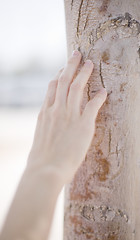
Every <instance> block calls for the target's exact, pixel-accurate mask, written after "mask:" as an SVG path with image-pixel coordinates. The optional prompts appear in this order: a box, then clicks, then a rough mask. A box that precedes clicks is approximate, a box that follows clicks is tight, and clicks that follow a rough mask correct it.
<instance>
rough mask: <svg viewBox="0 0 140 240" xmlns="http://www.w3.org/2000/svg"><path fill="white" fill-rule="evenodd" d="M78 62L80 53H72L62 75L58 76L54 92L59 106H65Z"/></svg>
mask: <svg viewBox="0 0 140 240" xmlns="http://www.w3.org/2000/svg"><path fill="white" fill-rule="evenodd" d="M80 60H81V53H80V52H79V51H74V53H73V54H72V56H71V57H70V58H69V60H68V62H67V65H66V67H65V68H64V71H63V73H62V74H61V75H60V77H59V79H58V86H57V91H56V103H57V104H59V105H61V106H63V105H65V106H66V102H67V94H68V89H69V85H70V84H71V82H72V80H73V78H74V75H75V73H76V71H77V68H78V66H79V64H80Z"/></svg>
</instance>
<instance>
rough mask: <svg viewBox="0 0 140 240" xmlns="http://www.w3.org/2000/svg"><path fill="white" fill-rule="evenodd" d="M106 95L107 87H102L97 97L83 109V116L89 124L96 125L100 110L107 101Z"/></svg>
mask: <svg viewBox="0 0 140 240" xmlns="http://www.w3.org/2000/svg"><path fill="white" fill-rule="evenodd" d="M106 97H107V91H106V89H105V88H102V89H101V90H99V91H98V92H97V94H96V95H95V97H94V98H93V99H92V100H90V101H89V102H88V103H87V105H86V107H85V109H84V111H83V114H82V117H83V119H84V120H85V121H86V122H87V124H89V126H92V125H94V122H95V119H96V117H97V114H98V111H99V109H100V108H101V106H102V105H103V103H104V102H105V100H106Z"/></svg>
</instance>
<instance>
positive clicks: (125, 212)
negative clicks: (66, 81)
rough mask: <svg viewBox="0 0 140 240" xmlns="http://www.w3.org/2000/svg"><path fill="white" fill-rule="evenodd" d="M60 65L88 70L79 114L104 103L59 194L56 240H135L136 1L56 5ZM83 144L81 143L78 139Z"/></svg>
mask: <svg viewBox="0 0 140 240" xmlns="http://www.w3.org/2000/svg"><path fill="white" fill-rule="evenodd" d="M64 3H65V17H66V32H67V50H68V57H69V56H70V54H71V52H72V50H74V49H78V50H80V51H81V53H82V56H83V58H82V60H81V64H83V62H84V60H86V59H91V60H92V61H93V62H94V71H93V73H92V75H91V77H90V79H89V81H88V83H87V86H86V88H85V91H84V97H83V102H82V106H81V108H82V109H84V107H85V105H86V103H87V102H88V101H90V100H91V99H92V98H93V97H94V95H95V93H96V91H97V90H99V88H100V87H101V86H103V87H106V89H107V91H108V97H107V100H106V102H105V103H104V105H103V107H102V109H101V110H100V111H99V113H98V117H97V119H96V131H95V135H94V138H93V141H92V143H91V146H90V149H89V151H88V153H87V155H86V158H85V160H84V161H83V163H82V164H81V166H80V167H79V169H78V170H77V172H76V173H75V176H74V178H73V180H72V182H71V183H70V184H68V185H67V186H66V187H65V215H64V240H74V239H76V240H78V239H79V240H87V239H92V240H139V236H140V227H139V226H140V204H139V201H140V147H139V143H140V128H139V126H140V109H139V102H140V91H139V88H140V12H139V9H140V1H139V0H135V1H131V0H127V1H126V0H115V1H113V0H94V1H92V0H85V1H83V0H74V1H69V0H64ZM83 137H84V136H83Z"/></svg>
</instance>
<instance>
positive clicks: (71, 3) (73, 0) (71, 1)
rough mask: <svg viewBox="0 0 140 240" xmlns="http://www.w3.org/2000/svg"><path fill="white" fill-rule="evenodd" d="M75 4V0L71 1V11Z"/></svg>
mask: <svg viewBox="0 0 140 240" xmlns="http://www.w3.org/2000/svg"><path fill="white" fill-rule="evenodd" d="M73 2H74V0H72V1H71V10H72V8H73Z"/></svg>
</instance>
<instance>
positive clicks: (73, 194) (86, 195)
mask: <svg viewBox="0 0 140 240" xmlns="http://www.w3.org/2000/svg"><path fill="white" fill-rule="evenodd" d="M93 176H94V174H90V175H89V176H88V178H87V180H86V181H85V184H84V188H83V194H82V193H80V192H79V189H80V188H79V187H80V186H79V185H78V186H77V182H78V181H77V178H76V176H75V177H74V179H73V183H72V184H73V186H72V188H71V190H70V199H71V200H79V199H81V200H85V201H86V200H89V199H93V195H94V196H95V197H96V196H97V193H96V192H94V191H91V189H89V188H88V186H89V183H90V179H91V178H93Z"/></svg>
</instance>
